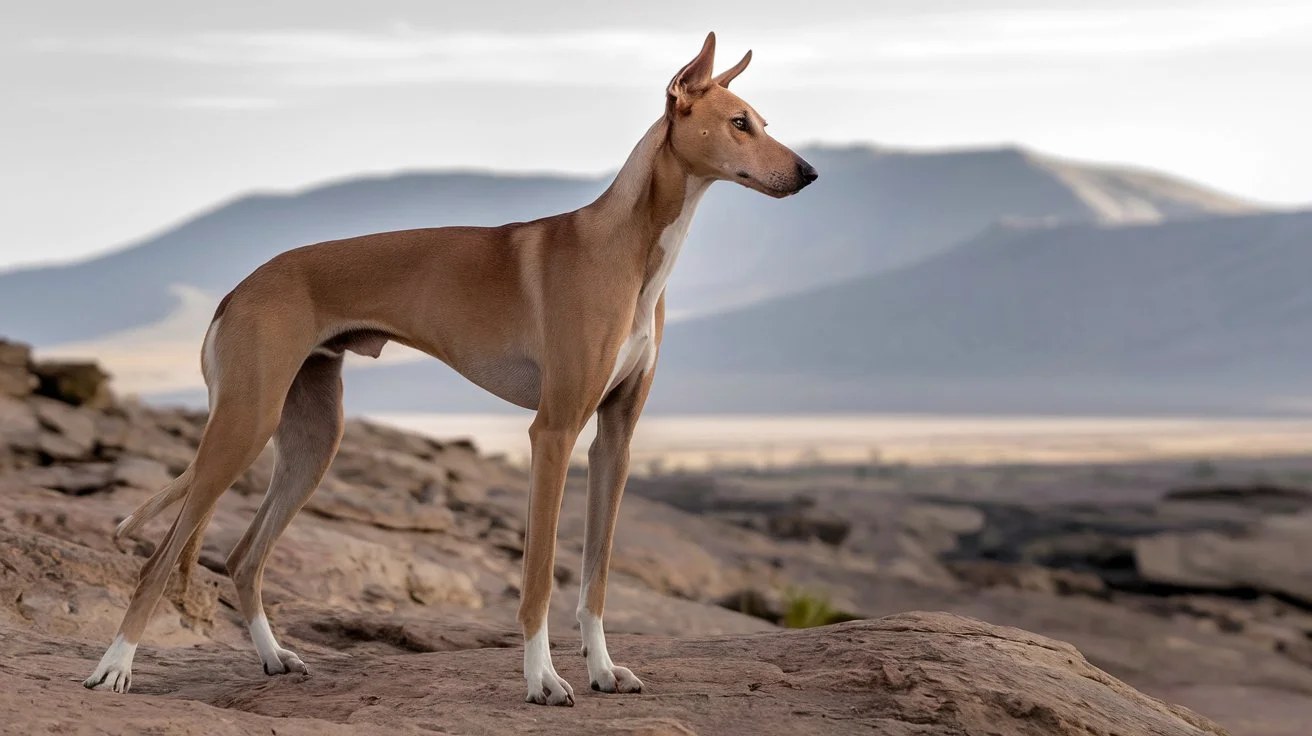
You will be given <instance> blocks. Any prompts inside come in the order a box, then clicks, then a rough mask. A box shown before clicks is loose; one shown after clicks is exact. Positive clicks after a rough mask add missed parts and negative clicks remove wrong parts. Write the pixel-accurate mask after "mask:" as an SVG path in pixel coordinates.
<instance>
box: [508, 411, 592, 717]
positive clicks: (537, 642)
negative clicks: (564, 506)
mask: <svg viewBox="0 0 1312 736" xmlns="http://www.w3.org/2000/svg"><path fill="white" fill-rule="evenodd" d="M584 419H586V417H579V416H576V415H572V414H571V416H569V417H568V418H567V419H564V420H562V419H561V417H559V416H558V414H557V413H556V412H552V411H548V410H545V409H539V411H538V415H537V418H536V419H534V421H533V426H532V427H530V428H529V438H530V440H531V442H532V448H533V449H532V452H533V457H532V466H533V468H532V480H531V484H532V485H531V487H530V489H529V510H528V514H529V518H528V535H527V538H526V539H525V540H524V579H523V585H522V590H523V592H522V594H521V596H522V597H521V599H520V603H519V623H520V626H521V627H522V628H523V631H524V679H525V681H526V682H527V683H528V696H527V697H526V698H525V700H527V701H528V702H530V703H537V704H539V705H570V706H572V705H574V689H573V688H572V687H570V685H569V683H568V682H566V681H565V679H564V678H562V677H561V676H560V675H558V674H556V668H555V666H554V665H553V664H552V663H551V644H550V641H549V640H548V638H547V610H548V608H549V607H550V605H551V585H552V572H553V571H554V569H555V564H556V526H557V522H558V521H559V519H560V502H561V498H562V497H563V496H564V493H565V474H566V472H567V471H568V469H569V456H570V453H571V452H573V450H574V443H575V441H577V440H578V436H579V431H580V430H581V429H582V428H583V422H584Z"/></svg>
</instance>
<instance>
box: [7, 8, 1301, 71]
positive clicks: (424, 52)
mask: <svg viewBox="0 0 1312 736" xmlns="http://www.w3.org/2000/svg"><path fill="white" fill-rule="evenodd" d="M1309 31H1312V6H1308V5H1293V4H1270V5H1249V6H1245V7H1239V8H1234V7H1225V6H1211V7H1208V6H1202V7H1198V6H1195V7H1191V8H1178V9H1163V8H1138V9H1117V10H1107V11H1099V10H1087V9H1085V10H1058V9H1052V10H998V11H977V12H961V13H951V14H942V13H940V14H925V15H917V16H910V17H900V18H888V19H875V18H871V19H858V20H854V21H853V22H850V23H845V24H843V25H841V26H813V27H805V26H804V27H798V28H788V29H765V30H754V31H752V32H751V33H750V34H746V33H744V34H743V35H744V36H750V38H751V40H752V41H753V43H754V44H756V45H757V46H758V48H759V49H761V50H764V49H766V48H768V49H769V52H770V54H771V58H772V59H773V60H774V61H777V62H788V63H789V64H791V65H793V66H795V67H798V68H801V69H805V68H807V67H810V66H830V67H832V65H835V64H838V63H846V64H852V63H856V64H859V65H863V66H868V67H871V68H874V67H876V66H881V65H882V66H883V67H885V68H886V67H887V64H888V62H890V61H896V62H921V63H958V64H961V63H965V64H974V63H976V62H978V61H980V60H995V61H996V60H1003V61H1006V60H1013V61H1016V60H1019V61H1022V62H1026V61H1032V60H1033V59H1034V58H1035V57H1046V58H1055V59H1081V58H1083V59H1092V60H1097V59H1100V58H1108V57H1115V58H1125V57H1127V56H1135V55H1141V56H1145V55H1162V54H1178V53H1184V52H1189V51H1192V50H1200V49H1210V48H1215V47H1218V46H1225V45H1232V44H1251V43H1254V42H1290V43H1301V42H1302V39H1305V38H1306V34H1307V33H1308V32H1309ZM726 40H728V41H730V42H732V41H733V40H734V39H726ZM692 46H695V39H690V38H689V37H688V35H687V34H682V33H673V32H667V31H652V30H627V29H611V30H605V29H601V30H586V31H578V32H568V33H559V32H552V33H511V32H495V31H490V32H454V33H452V32H440V31H433V30H428V29H423V28H417V27H414V26H410V25H404V24H401V25H393V26H391V27H389V28H387V29H383V30H379V31H371V32H361V31H347V30H332V29H288V30H253V31H248V32H206V33H196V34H191V35H184V36H180V37H178V36H170V37H154V36H124V37H108V38H106V37H99V38H83V39H76V38H45V39H39V40H37V41H34V42H32V44H31V45H30V48H32V49H33V50H36V51H40V52H46V53H80V54H100V55H115V56H128V57H139V58H155V59H162V60H169V61H178V62H186V63H195V64H207V65H218V66H235V67H258V68H260V69H261V70H265V71H268V72H271V73H272V74H273V75H274V76H275V78H276V79H278V80H280V81H282V82H284V83H286V84H291V85H305V86H316V87H317V86H338V85H340V86H352V85H366V84H417V83H433V82H452V81H456V82H459V81H474V82H477V81H505V82H543V81H552V80H556V81H564V80H569V79H573V78H577V77H578V75H579V69H580V68H584V69H587V70H588V72H587V74H588V79H590V80H594V81H602V82H608V83H615V82H618V83H623V82H624V81H625V79H626V78H631V77H632V75H633V73H634V72H635V71H636V72H640V73H641V72H645V71H648V70H650V71H652V72H656V71H660V72H661V73H664V72H667V71H669V69H668V67H669V66H670V59H671V58H672V57H674V58H681V56H680V55H681V54H682V55H686V54H687V53H688V50H689V48H691V47H692ZM808 71H809V69H808Z"/></svg>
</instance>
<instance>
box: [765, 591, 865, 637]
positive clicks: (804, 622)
mask: <svg viewBox="0 0 1312 736" xmlns="http://www.w3.org/2000/svg"><path fill="white" fill-rule="evenodd" d="M860 618H861V617H860V616H857V615H855V614H851V613H848V612H846V611H839V610H837V609H835V608H834V607H833V605H832V604H831V603H830V602H829V599H828V598H824V597H821V596H819V595H816V594H814V593H806V592H802V591H792V592H790V593H789V594H788V596H787V598H785V600H784V616H783V620H782V621H781V622H780V623H782V624H783V625H784V627H785V628H789V629H809V628H812V627H815V626H828V625H829V624H837V623H842V622H844V621H856V620H857V619H860Z"/></svg>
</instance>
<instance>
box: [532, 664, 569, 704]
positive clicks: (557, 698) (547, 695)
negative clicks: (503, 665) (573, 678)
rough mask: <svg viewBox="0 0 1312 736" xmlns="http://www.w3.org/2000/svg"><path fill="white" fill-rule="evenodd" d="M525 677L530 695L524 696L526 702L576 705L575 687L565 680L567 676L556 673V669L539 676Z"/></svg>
mask: <svg viewBox="0 0 1312 736" xmlns="http://www.w3.org/2000/svg"><path fill="white" fill-rule="evenodd" d="M525 679H527V680H528V695H527V696H526V697H525V698H524V702H526V703H537V704H538V705H564V706H569V707H573V706H574V688H572V687H570V684H569V683H568V682H565V678H563V677H561V676H560V675H558V674H556V671H555V670H554V669H553V670H547V671H545V672H542V673H540V674H539V675H538V676H537V677H527V678H525Z"/></svg>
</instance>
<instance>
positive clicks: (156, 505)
mask: <svg viewBox="0 0 1312 736" xmlns="http://www.w3.org/2000/svg"><path fill="white" fill-rule="evenodd" d="M193 467H194V466H191V465H189V466H187V469H186V470H184V471H182V475H179V476H178V477H177V478H175V479H174V481H173V482H172V483H170V484H168V485H167V486H164V490H162V491H160V492H159V493H156V494H155V495H153V496H151V497H150V500H149V501H146V502H145V503H143V504H141V505H140V506H138V507H137V510H136V511H133V512H132V513H131V514H129V515H128V518H126V519H124V520H123V521H122V523H120V524H119V525H118V528H117V529H115V530H114V538H115V539H118V538H119V537H122V536H125V535H127V534H131V533H132V532H134V531H136V530H137V529H138V528H139V527H140V526H141V525H142V524H145V523H146V522H147V521H150V520H151V519H153V518H155V517H156V516H158V515H159V514H160V513H161V512H163V511H164V510H165V509H167V508H168V507H170V506H172V505H173V504H175V503H177V502H178V501H179V500H181V499H182V497H183V496H185V495H187V491H189V490H191V480H192V468H193Z"/></svg>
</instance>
